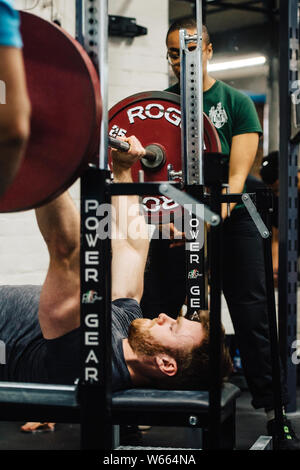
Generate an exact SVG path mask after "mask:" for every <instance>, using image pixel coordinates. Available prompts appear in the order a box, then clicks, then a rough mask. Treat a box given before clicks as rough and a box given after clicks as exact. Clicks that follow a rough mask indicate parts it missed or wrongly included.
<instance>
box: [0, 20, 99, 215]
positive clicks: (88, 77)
mask: <svg viewBox="0 0 300 470" xmlns="http://www.w3.org/2000/svg"><path fill="white" fill-rule="evenodd" d="M21 33H22V37H23V42H24V49H23V53H24V61H25V70H26V78H27V84H28V91H29V96H30V100H31V106H32V118H31V136H30V140H29V143H28V146H27V150H26V154H25V157H24V160H23V163H22V165H21V168H20V170H19V172H18V174H17V177H16V179H15V181H14V182H13V184H12V185H11V187H10V188H9V189H8V191H7V192H6V193H5V195H4V196H3V197H2V198H1V200H0V212H11V211H20V210H26V209H31V208H34V207H37V206H39V205H42V204H44V203H46V202H49V201H50V200H51V199H53V198H54V197H56V196H58V195H59V194H61V193H62V192H63V191H65V190H66V189H67V188H68V187H69V186H70V185H71V184H72V183H73V182H74V181H75V180H76V179H77V177H78V176H79V175H80V173H81V171H82V169H83V168H86V166H87V165H88V163H90V162H93V161H94V159H95V158H96V155H97V152H98V148H99V136H100V131H99V129H100V122H101V112H102V108H101V96H100V85H99V79H98V74H97V72H96V69H95V67H94V65H93V63H92V62H91V60H90V58H89V56H88V55H87V53H86V52H85V51H84V49H83V48H82V47H81V46H80V44H79V43H78V42H77V41H76V40H75V39H73V38H72V37H71V36H70V35H69V34H68V33H67V32H66V31H64V30H63V29H62V28H60V27H58V26H56V25H55V24H53V23H50V22H48V21H45V20H43V19H42V18H40V17H38V16H36V15H32V14H30V13H24V12H21Z"/></svg>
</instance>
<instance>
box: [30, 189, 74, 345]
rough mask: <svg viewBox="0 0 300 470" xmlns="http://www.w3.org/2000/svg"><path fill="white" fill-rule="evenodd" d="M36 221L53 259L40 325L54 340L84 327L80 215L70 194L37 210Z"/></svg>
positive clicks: (41, 307)
mask: <svg viewBox="0 0 300 470" xmlns="http://www.w3.org/2000/svg"><path fill="white" fill-rule="evenodd" d="M36 218H37V222H38V226H39V229H40V231H41V234H42V235H43V238H44V240H45V242H46V245H47V248H48V251H49V257H50V261H49V268H48V272H47V276H46V279H45V282H44V284H43V287H42V292H41V297H40V305H39V322H40V326H41V330H42V333H43V336H44V337H45V338H47V339H52V338H56V337H59V336H62V335H63V334H65V333H68V332H69V331H71V330H73V329H75V328H77V327H78V326H79V325H80V264H79V257H80V216H79V212H78V210H77V208H76V206H75V204H74V202H73V200H72V198H71V197H70V195H69V194H68V193H67V192H66V193H64V194H62V195H61V196H60V197H58V198H57V199H55V200H54V201H52V202H50V204H47V205H45V206H42V207H40V208H38V209H36Z"/></svg>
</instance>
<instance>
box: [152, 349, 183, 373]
mask: <svg viewBox="0 0 300 470" xmlns="http://www.w3.org/2000/svg"><path fill="white" fill-rule="evenodd" d="M155 362H156V365H157V367H158V368H159V370H160V371H161V372H162V373H163V374H166V375H168V376H169V377H172V376H173V375H175V374H177V369H178V368H177V362H176V360H175V359H174V358H173V357H171V356H169V355H168V354H158V355H157V356H155Z"/></svg>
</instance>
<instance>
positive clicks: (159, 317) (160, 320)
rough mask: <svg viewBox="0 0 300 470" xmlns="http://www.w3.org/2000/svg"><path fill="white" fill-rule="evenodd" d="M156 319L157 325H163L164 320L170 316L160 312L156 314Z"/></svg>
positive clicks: (167, 319)
mask: <svg viewBox="0 0 300 470" xmlns="http://www.w3.org/2000/svg"><path fill="white" fill-rule="evenodd" d="M157 320H158V324H159V325H163V324H164V323H165V322H167V321H169V320H171V318H170V317H168V315H166V314H165V313H160V314H159V315H158V318H157Z"/></svg>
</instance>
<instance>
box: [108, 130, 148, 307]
mask: <svg viewBox="0 0 300 470" xmlns="http://www.w3.org/2000/svg"><path fill="white" fill-rule="evenodd" d="M122 140H124V141H126V142H128V143H129V144H130V155H129V154H128V153H120V152H117V151H113V152H112V159H113V174H114V181H115V182H116V183H130V182H132V176H131V166H132V165H133V163H135V162H136V161H137V160H139V159H140V158H142V157H143V156H144V154H145V150H144V148H143V147H142V145H141V144H140V142H139V141H138V140H137V139H136V138H135V137H129V138H123V139H122ZM112 206H113V208H114V210H115V214H116V219H115V221H114V222H115V235H116V236H115V237H113V239H112V300H115V299H118V298H131V299H135V300H137V302H140V300H141V297H142V295H143V287H144V271H145V265H146V261H147V255H148V250H149V235H148V227H147V225H146V222H145V217H144V215H143V214H141V212H140V206H139V197H138V196H113V197H112Z"/></svg>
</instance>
